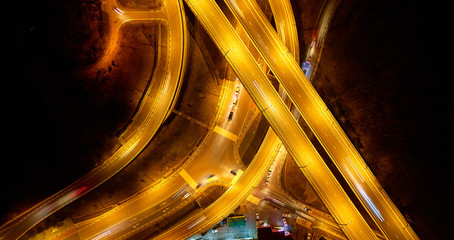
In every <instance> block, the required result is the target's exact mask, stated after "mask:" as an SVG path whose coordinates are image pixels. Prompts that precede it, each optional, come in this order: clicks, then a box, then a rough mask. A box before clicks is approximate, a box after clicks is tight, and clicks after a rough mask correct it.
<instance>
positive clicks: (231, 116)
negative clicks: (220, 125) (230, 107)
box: [227, 112, 233, 121]
mask: <svg viewBox="0 0 454 240" xmlns="http://www.w3.org/2000/svg"><path fill="white" fill-rule="evenodd" d="M232 119H233V112H230V113H229V118H228V119H227V120H229V121H232Z"/></svg>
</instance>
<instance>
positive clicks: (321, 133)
mask: <svg viewBox="0 0 454 240" xmlns="http://www.w3.org/2000/svg"><path fill="white" fill-rule="evenodd" d="M225 2H226V3H227V5H228V6H229V7H230V9H231V10H232V12H233V13H234V15H235V17H236V18H237V20H238V21H239V22H240V23H241V24H242V25H243V27H244V28H245V29H246V32H248V34H249V36H250V37H251V39H252V40H253V42H254V44H255V45H256V46H257V48H258V49H259V52H260V53H261V54H262V56H263V58H264V59H265V60H266V62H267V64H268V66H269V67H270V68H271V70H272V71H273V73H274V74H275V76H276V78H277V79H278V81H279V83H280V84H282V85H283V86H284V88H285V90H286V91H287V94H288V95H289V97H290V99H291V100H292V102H293V103H294V104H295V106H296V107H297V109H298V111H299V112H300V114H301V116H302V117H303V118H304V120H305V121H306V122H307V124H308V125H309V127H310V128H311V130H312V131H313V132H314V134H315V135H316V137H317V138H318V139H319V141H320V143H321V144H322V146H323V147H324V148H325V150H326V152H327V153H328V154H329V156H330V157H331V159H332V160H333V162H334V163H335V165H336V166H337V168H338V169H339V170H340V172H341V173H342V175H343V176H344V178H345V179H346V180H347V182H348V184H349V185H350V187H351V188H352V189H353V190H354V192H355V194H356V195H357V197H358V198H359V199H360V200H361V202H362V204H363V205H364V206H365V208H366V209H367V210H368V212H369V214H370V215H371V216H372V218H373V219H374V221H375V222H376V223H377V225H378V226H379V227H380V228H381V230H382V231H383V232H384V234H385V235H386V237H387V238H389V239H418V236H417V235H416V234H415V232H414V231H413V230H412V228H411V227H410V226H409V224H408V223H407V221H406V220H405V218H404V217H403V216H402V214H401V213H400V211H399V209H397V207H396V206H395V205H394V203H393V202H392V201H391V199H390V198H389V196H388V195H387V194H386V192H385V191H384V189H383V188H382V186H381V185H380V183H379V182H378V180H377V179H376V178H375V176H374V175H373V173H372V172H371V171H370V169H369V168H368V167H367V165H366V163H365V162H364V160H363V159H362V157H361V155H360V154H359V153H358V151H357V150H356V148H355V147H354V146H353V144H352V143H351V142H350V140H349V138H348V137H347V136H346V134H345V133H344V131H343V130H342V128H341V127H340V125H339V124H338V123H337V121H336V120H335V118H334V117H333V115H332V114H331V112H330V111H329V109H328V107H327V106H326V105H325V103H324V102H323V100H322V99H321V98H320V96H319V95H318V93H317V92H316V91H315V89H314V87H313V86H312V85H311V84H310V82H309V81H308V80H307V78H306V77H305V75H304V73H303V72H302V70H301V69H300V68H299V66H298V64H297V63H296V61H295V60H294V59H293V57H292V56H291V54H288V53H289V51H288V49H287V48H286V47H285V45H284V44H283V43H282V41H281V40H280V39H279V37H278V35H277V34H276V32H275V30H274V28H273V27H272V25H271V24H270V23H269V22H268V20H267V19H266V17H265V15H264V14H263V13H262V12H261V10H260V8H259V6H258V5H257V3H256V2H255V1H251V0H244V1H236V0H226V1H225Z"/></svg>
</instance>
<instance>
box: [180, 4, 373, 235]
mask: <svg viewBox="0 0 454 240" xmlns="http://www.w3.org/2000/svg"><path fill="white" fill-rule="evenodd" d="M186 3H187V4H188V6H189V8H190V9H191V10H192V11H193V12H194V15H195V16H196V17H197V18H198V19H199V21H200V22H201V24H202V25H203V26H204V28H205V29H206V30H207V32H208V34H209V35H210V36H211V37H212V39H213V40H214V42H215V43H216V45H217V46H218V48H219V49H221V52H222V53H223V54H224V55H225V56H226V59H227V61H228V62H229V64H230V66H231V67H232V69H233V70H234V71H235V73H236V75H237V76H238V77H239V78H240V80H241V82H242V84H243V86H244V87H245V89H246V90H247V91H248V93H249V95H250V96H251V97H252V99H253V100H254V102H255V103H256V104H257V106H258V108H259V109H261V111H262V114H263V115H264V116H265V117H266V118H267V120H268V122H269V123H270V125H271V127H272V128H273V130H274V131H275V133H276V134H277V135H278V136H279V138H280V139H281V140H282V142H283V143H284V144H285V145H286V148H287V149H288V150H289V153H290V154H291V155H292V157H293V158H294V159H295V160H296V162H297V163H298V166H299V167H300V168H301V169H302V171H303V173H304V174H305V176H306V177H307V179H308V180H309V181H310V182H311V184H312V185H313V186H314V189H315V190H316V192H317V193H318V194H319V196H320V197H321V199H322V200H323V202H324V203H325V205H326V206H327V207H328V209H329V210H330V212H331V213H332V214H333V217H334V218H335V219H336V221H337V222H338V224H339V225H340V227H341V228H342V230H343V231H344V232H345V234H346V235H347V236H348V237H349V238H351V239H375V238H376V237H375V235H374V233H373V232H372V230H371V229H370V228H369V226H368V225H367V223H366V222H365V221H364V219H363V218H362V216H361V215H360V214H359V212H358V210H357V209H356V208H355V206H354V205H353V203H352V202H351V201H350V199H349V198H348V196H347V194H346V193H345V192H344V191H343V189H342V187H341V186H340V185H339V183H338V182H337V180H336V179H335V178H334V176H333V175H332V174H331V172H330V171H329V169H328V167H327V166H326V164H325V163H324V161H323V160H322V158H321V157H320V155H319V154H318V153H317V151H316V150H315V148H314V147H313V146H312V145H311V143H310V140H309V139H308V138H307V136H306V135H305V134H304V132H303V131H302V130H301V128H300V126H299V125H298V123H297V122H296V120H295V119H294V118H293V116H292V115H291V113H290V112H289V111H288V109H287V107H286V106H285V105H284V103H283V102H282V100H281V99H280V97H279V96H278V94H277V93H276V91H275V90H274V88H273V87H272V86H271V84H270V83H269V81H268V79H267V78H266V76H265V75H264V74H263V73H262V71H261V69H260V67H259V66H258V65H257V63H256V62H255V60H254V59H253V58H252V56H251V54H250V53H249V51H248V49H247V48H246V47H245V46H244V44H243V43H242V41H241V40H240V39H239V37H238V36H237V34H236V32H235V30H234V29H233V27H232V26H231V25H230V23H229V22H228V20H227V19H226V18H225V16H224V15H223V13H222V11H221V10H220V9H219V7H218V6H217V5H216V3H214V1H207V0H198V1H192V0H186ZM250 168H251V167H249V168H248V170H249V169H250ZM245 175H246V174H245ZM201 218H203V217H201ZM201 222H203V221H202V220H201ZM196 226H197V223H196V224H195V225H194V227H196Z"/></svg>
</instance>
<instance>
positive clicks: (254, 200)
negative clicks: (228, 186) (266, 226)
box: [246, 194, 260, 205]
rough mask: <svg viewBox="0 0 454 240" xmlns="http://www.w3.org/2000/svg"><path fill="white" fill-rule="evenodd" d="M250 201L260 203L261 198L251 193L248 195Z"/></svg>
mask: <svg viewBox="0 0 454 240" xmlns="http://www.w3.org/2000/svg"><path fill="white" fill-rule="evenodd" d="M246 200H248V201H249V202H251V203H253V204H255V205H259V202H260V199H259V198H258V197H256V196H254V195H252V194H250V195H249V196H247V199H246Z"/></svg>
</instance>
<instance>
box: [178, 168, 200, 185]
mask: <svg viewBox="0 0 454 240" xmlns="http://www.w3.org/2000/svg"><path fill="white" fill-rule="evenodd" d="M180 175H181V176H182V177H183V178H184V180H185V181H186V182H187V183H188V184H189V186H191V187H192V188H193V189H196V188H197V182H196V181H195V180H194V178H192V177H191V176H189V174H188V172H186V170H184V169H183V170H181V172H180Z"/></svg>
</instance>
